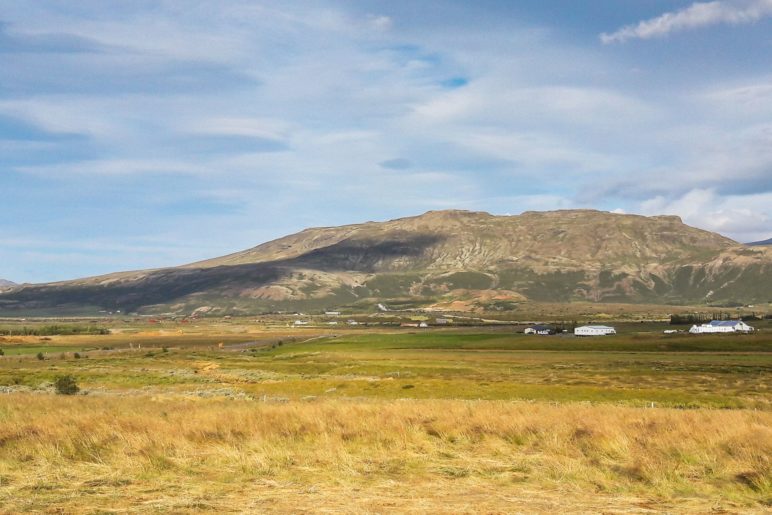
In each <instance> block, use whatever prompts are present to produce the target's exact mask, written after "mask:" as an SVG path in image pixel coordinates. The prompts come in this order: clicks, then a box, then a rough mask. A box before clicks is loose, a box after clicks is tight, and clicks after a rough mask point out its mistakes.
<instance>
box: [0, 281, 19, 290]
mask: <svg viewBox="0 0 772 515" xmlns="http://www.w3.org/2000/svg"><path fill="white" fill-rule="evenodd" d="M14 286H16V283H12V282H11V281H7V280H5V279H0V290H3V289H5V288H13V287H14Z"/></svg>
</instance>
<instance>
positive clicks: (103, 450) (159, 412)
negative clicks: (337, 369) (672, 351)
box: [0, 394, 772, 513]
mask: <svg viewBox="0 0 772 515" xmlns="http://www.w3.org/2000/svg"><path fill="white" fill-rule="evenodd" d="M771 457H772V414H771V413H769V412H762V411H747V410H673V409H659V408H655V409H641V408H625V407H620V406H603V405H583V404H566V405H553V404H549V403H532V402H504V401H458V400H392V401H377V400H343V399H336V400H324V401H318V400H314V401H309V402H302V401H296V402H289V403H277V404H273V403H265V402H258V401H243V400H216V399H198V400H194V399H189V398H175V397H172V396H161V397H149V396H147V397H142V396H108V395H103V396H72V397H67V396H51V395H38V394H26V395H20V394H17V395H13V396H11V395H6V396H0V506H2V508H1V509H0V511H2V512H3V513H19V512H45V513H138V512H140V513H141V512H144V513H158V512H162V513H195V512H204V511H208V512H218V513H265V512H294V513H303V512H314V513H383V512H413V513H476V512H487V513H554V512H558V511H560V512H570V513H599V512H604V513H661V512H671V513H690V512H693V513H708V512H716V513H764V512H767V510H769V508H770V504H769V503H770V501H771V500H772V481H770V478H771V477H772V461H771V460H770V458H771Z"/></svg>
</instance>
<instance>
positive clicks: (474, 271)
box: [0, 210, 772, 314]
mask: <svg viewBox="0 0 772 515" xmlns="http://www.w3.org/2000/svg"><path fill="white" fill-rule="evenodd" d="M770 292H772V248H766V247H758V248H756V247H753V248H749V247H747V246H744V245H742V244H739V243H737V242H735V241H733V240H730V239H728V238H725V237H723V236H720V235H718V234H715V233H711V232H708V231H704V230H701V229H696V228H694V227H690V226H688V225H685V224H684V223H683V222H682V221H681V220H680V219H679V218H678V217H675V216H653V217H644V216H637V215H621V214H613V213H607V212H600V211H593V210H564V211H551V212H526V213H523V214H522V215H517V216H494V215H490V214H488V213H484V212H469V211H430V212H428V213H425V214H423V215H420V216H414V217H409V218H400V219H397V220H391V221H387V222H367V223H363V224H356V225H346V226H341V227H321V228H313V229H306V230H304V231H301V232H299V233H297V234H293V235H290V236H286V237H284V238H280V239H278V240H274V241H271V242H268V243H264V244H262V245H258V246H257V247H254V248H251V249H248V250H245V251H242V252H237V253H235V254H230V255H227V256H223V257H219V258H215V259H210V260H207V261H201V262H197V263H192V264H188V265H184V266H179V267H174V268H163V269H156V270H143V271H135V272H121V273H115V274H109V275H104V276H99V277H90V278H85V279H77V280H73V281H65V282H58V283H48V284H37V285H24V286H21V287H18V288H16V289H14V290H12V291H10V292H5V293H2V294H0V313H2V314H9V313H26V314H34V313H50V312H57V313H70V314H74V313H96V312H98V311H100V310H109V311H116V310H121V311H122V312H124V313H125V312H142V313H162V312H163V313H168V312H172V313H181V314H184V313H191V312H193V311H194V310H197V309H199V310H200V311H203V312H206V311H209V312H212V313H234V314H236V313H257V312H261V311H267V310H298V309H302V310H308V309H324V308H333V307H334V308H340V307H345V306H353V307H355V308H357V309H373V308H374V306H376V305H377V304H378V303H384V304H386V305H387V306H389V307H400V306H403V307H404V306H416V305H432V304H443V303H445V304H447V303H450V302H452V301H460V302H466V303H468V304H469V303H471V304H473V305H474V306H478V307H487V308H497V307H498V308H502V307H504V308H505V307H507V306H511V305H512V303H515V302H519V301H523V300H534V301H549V302H565V301H572V300H590V301H596V302H648V303H673V304H692V303H706V302H710V303H716V304H721V303H725V304H726V303H749V302H757V303H758V302H767V301H769V299H770V297H772V294H770Z"/></svg>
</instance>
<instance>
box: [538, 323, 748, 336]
mask: <svg viewBox="0 0 772 515" xmlns="http://www.w3.org/2000/svg"><path fill="white" fill-rule="evenodd" d="M753 330H754V329H753V327H751V326H749V325H748V324H746V323H745V322H743V321H742V320H712V321H711V322H709V323H707V324H700V325H693V326H692V327H691V328H690V329H689V332H690V333H691V334H711V333H713V334H715V333H751V332H753ZM523 332H524V333H525V334H539V335H549V334H555V333H556V332H557V331H556V330H555V328H554V327H552V326H549V325H534V326H531V327H528V328H526V329H525V331H523ZM563 332H566V331H563ZM665 332H666V333H671V332H674V333H675V332H678V331H676V330H672V329H671V330H668V331H665ZM609 334H617V331H616V329H614V328H613V327H609V326H606V325H583V326H579V327H576V328H575V329H574V336H606V335H609Z"/></svg>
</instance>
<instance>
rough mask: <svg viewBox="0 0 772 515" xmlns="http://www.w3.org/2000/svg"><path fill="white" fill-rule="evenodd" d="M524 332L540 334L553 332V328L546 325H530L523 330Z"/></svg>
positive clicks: (544, 334)
mask: <svg viewBox="0 0 772 515" xmlns="http://www.w3.org/2000/svg"><path fill="white" fill-rule="evenodd" d="M523 332H524V333H525V334H540V335H542V336H546V335H550V334H555V329H553V328H552V327H550V326H548V325H532V326H531V327H526V328H525V331H523Z"/></svg>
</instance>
